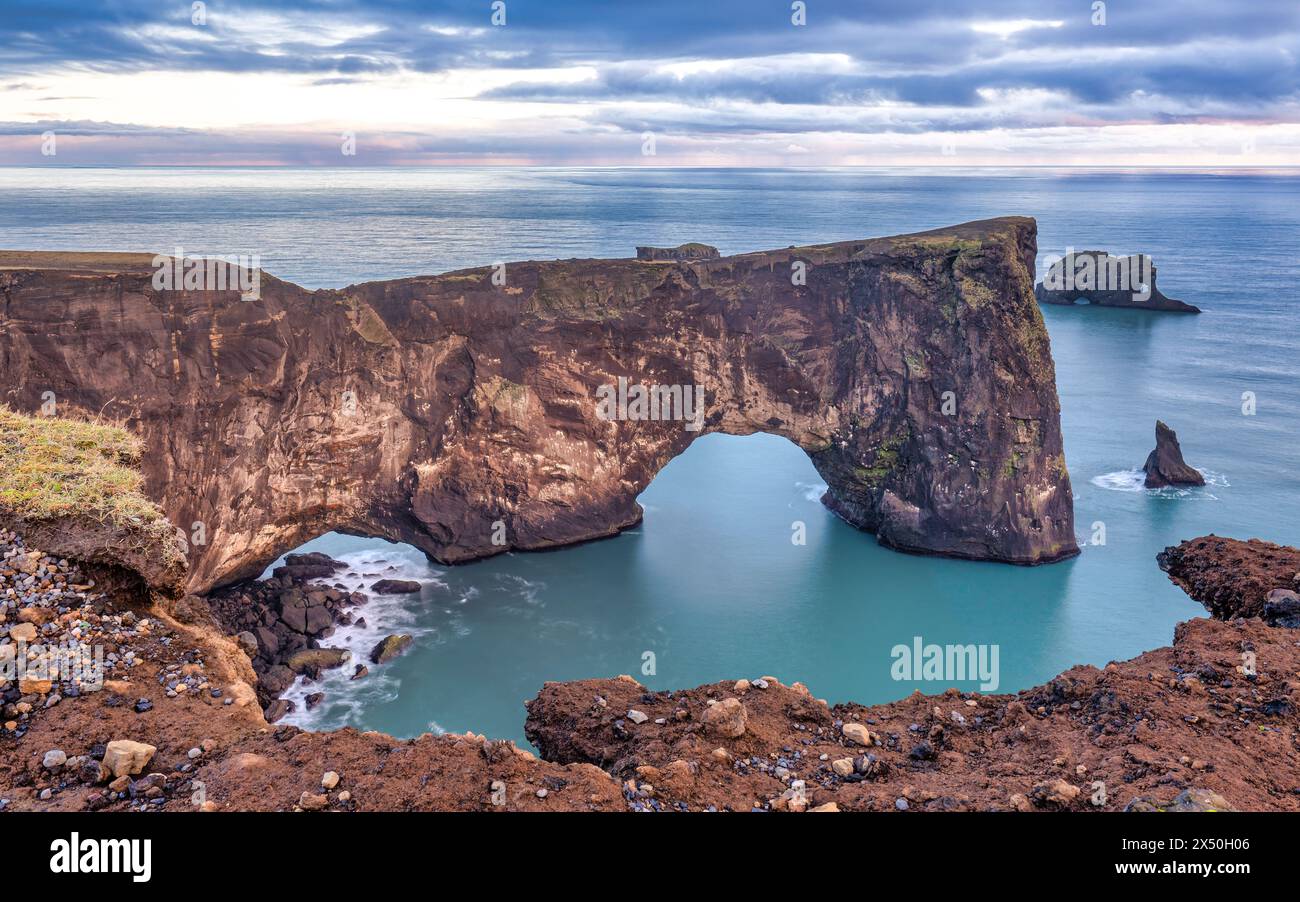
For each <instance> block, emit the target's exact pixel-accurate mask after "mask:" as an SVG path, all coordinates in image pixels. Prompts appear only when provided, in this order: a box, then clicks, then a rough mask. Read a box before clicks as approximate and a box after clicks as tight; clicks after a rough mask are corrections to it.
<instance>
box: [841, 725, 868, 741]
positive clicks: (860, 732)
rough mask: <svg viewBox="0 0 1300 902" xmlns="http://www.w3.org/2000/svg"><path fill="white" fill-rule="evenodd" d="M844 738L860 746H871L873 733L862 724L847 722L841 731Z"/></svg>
mask: <svg viewBox="0 0 1300 902" xmlns="http://www.w3.org/2000/svg"><path fill="white" fill-rule="evenodd" d="M841 732H842V733H843V734H844V738H845V739H847V740H849V741H850V742H854V743H857V744H858V745H864V746H869V745H871V731H870V730H868V729H867V728H866V727H864V726H863V725H862V724H860V723H852V722H846V723H845V724H844V726H843V728H842V729H841Z"/></svg>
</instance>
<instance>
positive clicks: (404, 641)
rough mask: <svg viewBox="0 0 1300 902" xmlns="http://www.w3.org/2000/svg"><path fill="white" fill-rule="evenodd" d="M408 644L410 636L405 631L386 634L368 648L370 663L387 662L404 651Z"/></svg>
mask: <svg viewBox="0 0 1300 902" xmlns="http://www.w3.org/2000/svg"><path fill="white" fill-rule="evenodd" d="M410 644H411V637H410V636H408V635H406V634H405V633H400V634H396V635H392V636H386V637H385V638H383V639H381V640H380V641H379V643H378V644H377V645H376V646H375V647H374V648H373V649H371V650H370V663H371V664H387V663H388V662H389V661H391V660H392V659H393V658H395V657H397V656H398V655H400V654H401V653H402V652H404V651H406V649H407V648H408V647H409V646H410Z"/></svg>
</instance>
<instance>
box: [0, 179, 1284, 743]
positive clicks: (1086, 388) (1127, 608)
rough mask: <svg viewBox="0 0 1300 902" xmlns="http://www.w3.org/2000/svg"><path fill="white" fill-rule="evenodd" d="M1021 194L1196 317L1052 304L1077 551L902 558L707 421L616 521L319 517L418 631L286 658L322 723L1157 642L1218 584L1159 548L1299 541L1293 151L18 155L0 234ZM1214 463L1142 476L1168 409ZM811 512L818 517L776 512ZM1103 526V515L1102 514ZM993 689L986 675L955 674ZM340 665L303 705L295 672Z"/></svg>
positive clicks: (352, 636) (592, 233)
mask: <svg viewBox="0 0 1300 902" xmlns="http://www.w3.org/2000/svg"><path fill="white" fill-rule="evenodd" d="M1010 214H1020V215H1029V216H1034V217H1036V218H1037V220H1038V226H1039V250H1040V274H1041V272H1042V270H1043V269H1045V268H1046V265H1047V264H1048V263H1050V262H1051V261H1052V260H1053V259H1055V258H1057V257H1059V256H1061V255H1063V254H1064V253H1065V252H1066V251H1067V249H1069V248H1074V249H1078V250H1084V249H1104V250H1109V251H1111V252H1112V253H1136V252H1143V253H1147V254H1150V255H1152V256H1153V257H1154V260H1155V263H1156V265H1157V267H1158V268H1159V286H1160V289H1161V290H1162V291H1163V292H1164V293H1165V294H1167V295H1169V296H1171V297H1175V298H1179V299H1182V300H1185V301H1188V302H1189V303H1193V304H1196V305H1198V306H1200V307H1202V308H1203V310H1204V313H1202V314H1201V315H1199V316H1190V315H1179V314H1168V313H1165V314H1162V313H1146V312H1139V311H1129V310H1107V309H1100V308H1088V307H1049V308H1047V309H1045V310H1044V311H1043V313H1044V317H1045V319H1046V321H1047V327H1048V331H1049V333H1050V336H1051V341H1052V353H1053V356H1054V358H1055V360H1056V369H1057V381H1058V387H1059V391H1060V395H1061V409H1062V421H1063V428H1064V434H1065V450H1066V462H1067V464H1068V466H1069V470H1070V475H1071V478H1072V481H1073V485H1074V493H1075V518H1076V527H1077V531H1078V534H1079V541H1080V544H1081V545H1082V546H1083V553H1082V554H1081V555H1080V556H1079V557H1077V558H1075V559H1072V560H1069V561H1066V562H1063V563H1058V564H1053V565H1049V566H1045V567H1037V568H1021V567H1013V566H1008V565H1001V564H988V563H975V562H962V561H950V560H943V559H937V558H926V557H915V556H910V555H905V554H899V553H896V552H892V551H888V550H886V549H884V548H881V547H879V546H878V545H877V544H876V542H875V539H874V537H872V536H870V535H868V534H866V533H862V532H859V531H857V530H855V529H853V528H852V527H850V526H847V525H846V524H844V523H842V522H841V521H839V520H838V519H836V518H835V517H833V516H832V515H830V514H829V513H827V512H826V511H825V510H824V509H823V508H822V507H821V505H820V504H819V503H818V501H817V498H818V495H819V493H820V490H821V488H822V485H821V483H820V481H819V478H818V476H817V474H816V472H815V471H814V470H813V468H812V465H811V464H810V463H809V462H808V460H807V458H806V457H805V456H804V454H803V453H802V452H801V451H800V450H799V449H798V448H797V447H795V446H794V445H792V444H790V443H789V442H787V441H786V440H785V439H782V438H779V437H775V436H765V435H755V436H748V437H743V438H742V437H734V436H723V435H711V436H706V437H703V438H701V439H698V440H697V441H696V442H695V443H694V444H693V445H692V446H691V447H690V449H689V450H688V451H687V452H686V453H684V454H683V455H681V456H680V457H678V458H677V459H675V460H673V461H672V462H671V463H670V464H669V465H668V466H667V467H666V468H665V469H664V470H663V472H662V473H661V474H660V475H659V476H658V478H656V479H655V481H654V482H653V483H652V484H651V485H650V487H649V488H648V489H647V490H646V491H645V493H644V494H643V495H642V497H641V503H642V505H643V506H644V507H645V511H646V515H645V520H644V522H643V523H642V524H641V525H640V526H639V527H637V528H635V529H633V530H631V531H629V532H627V533H624V534H623V535H620V536H618V537H617V538H613V539H608V540H604V541H600V542H595V543H591V544H587V545H582V546H577V547H573V548H567V549H562V550H558V551H551V552H542V553H532V554H528V553H521V554H510V555H504V556H501V557H497V558H493V559H491V560H487V561H480V562H476V563H472V564H466V565H458V566H455V567H449V566H437V565H431V564H430V563H429V562H428V561H427V560H426V559H425V558H424V557H423V555H421V554H420V553H419V552H417V551H415V550H414V549H412V548H409V547H405V546H400V545H392V544H389V543H386V542H383V541H380V540H365V539H357V538H352V537H346V536H339V535H327V536H323V537H321V538H319V539H316V540H314V541H313V542H311V543H309V545H308V546H306V547H307V548H309V549H315V550H322V551H325V552H327V553H329V554H331V555H334V556H336V557H341V558H343V559H344V560H347V561H348V562H350V563H352V564H353V565H354V568H355V570H356V573H357V576H356V577H355V578H354V580H353V583H354V584H355V585H358V586H360V585H362V584H368V583H369V582H371V581H373V578H374V577H367V576H365V575H364V574H379V573H382V574H383V575H385V576H400V577H404V578H412V579H418V580H420V581H421V582H423V583H424V584H425V585H424V589H423V590H422V592H421V593H420V595H419V596H418V597H414V596H409V597H398V598H375V599H373V600H372V601H371V602H370V603H369V604H368V605H367V606H366V608H365V609H363V612H362V613H363V614H364V616H365V617H366V620H367V626H366V627H364V628H355V627H353V628H347V629H344V630H342V631H340V633H339V634H338V635H337V636H336V637H335V638H334V639H333V640H331V641H332V642H333V643H335V644H337V643H343V644H346V645H347V646H348V647H351V648H354V650H356V651H357V652H358V653H362V652H364V651H366V650H368V648H369V647H370V645H373V643H374V642H375V641H377V640H378V639H379V638H380V637H382V636H383V635H385V634H387V633H390V632H408V633H410V634H412V635H413V636H414V637H415V642H414V644H413V647H412V648H411V650H410V651H409V652H408V653H407V654H406V655H404V656H403V657H401V658H399V659H397V660H396V661H394V662H392V663H391V664H388V665H385V666H383V667H373V668H372V673H371V675H370V676H368V677H367V678H365V679H363V680H359V681H355V682H350V681H348V680H347V678H346V675H345V674H342V673H334V674H331V675H329V676H327V677H326V678H325V679H324V680H323V681H322V683H320V684H316V685H313V686H310V687H307V686H299V687H295V689H294V690H293V691H292V694H291V696H290V697H292V698H295V699H297V700H298V701H299V703H300V704H299V711H298V712H296V713H295V714H293V715H291V716H290V717H289V719H288V720H289V722H292V723H297V724H299V725H301V726H305V727H309V728H333V727H338V726H343V725H352V726H356V727H360V728H364V729H377V730H383V731H385V732H389V733H392V734H395V735H398V736H411V735H416V734H419V733H422V732H425V731H439V730H450V731H457V732H460V731H465V730H473V731H475V732H479V733H485V734H487V735H489V736H498V737H506V738H512V739H516V740H518V741H520V742H522V741H523V740H524V737H523V720H524V710H523V707H522V703H523V702H524V701H525V700H526V699H528V698H530V697H532V696H533V695H534V694H535V693H536V692H537V690H538V689H539V688H540V686H541V685H542V683H543V682H545V681H547V680H570V679H580V678H587V677H609V676H614V675H616V674H620V673H628V674H631V675H633V676H635V677H636V678H637V679H639V680H641V681H642V682H643V683H645V684H646V685H647V686H649V687H651V688H656V689H659V688H664V689H667V688H680V687H689V686H694V685H697V684H699V683H703V682H708V681H713V680H720V679H736V678H740V677H747V678H751V679H752V678H755V677H758V676H761V675H765V674H771V675H774V676H777V677H778V678H780V679H781V680H783V681H786V682H793V681H795V680H800V681H802V682H804V683H805V684H807V685H808V687H809V688H810V689H811V690H812V692H813V693H814V694H815V695H817V696H818V697H821V698H826V699H828V700H830V701H831V702H837V701H845V700H850V699H851V700H855V701H860V702H867V703H872V702H884V701H889V700H892V699H896V698H900V697H902V696H904V695H906V694H908V693H910V692H912V691H913V690H915V689H918V688H919V689H922V690H923V691H925V692H939V691H942V689H943V688H944V687H945V686H946V685H947V683H946V682H933V681H932V682H924V683H922V682H914V681H912V680H908V679H894V673H892V672H891V671H892V670H893V668H892V665H893V664H894V660H895V659H894V657H893V655H892V654H891V652H892V651H893V649H894V648H895V646H898V645H907V646H910V645H911V644H912V643H913V641H914V639H915V637H918V636H919V637H922V640H923V641H924V642H925V643H926V644H930V643H936V644H941V645H942V644H949V643H953V644H963V645H965V644H974V645H987V646H997V647H998V650H999V655H998V660H999V668H998V670H999V672H998V674H997V677H998V680H997V682H998V686H997V690H998V691H1015V690H1018V689H1023V688H1026V687H1029V686H1032V685H1034V684H1037V683H1040V682H1043V681H1045V680H1047V679H1050V678H1051V677H1052V676H1054V675H1055V674H1057V673H1059V672H1060V671H1062V670H1065V669H1067V668H1069V667H1071V666H1073V665H1075V664H1092V665H1096V666H1104V665H1105V664H1106V663H1107V662H1108V661H1111V660H1121V659H1125V658H1129V657H1132V656H1133V655H1136V654H1139V653H1140V652H1142V651H1145V650H1148V649H1151V648H1154V647H1157V646H1160V645H1164V644H1167V643H1169V641H1170V640H1171V638H1172V633H1173V627H1174V624H1176V623H1177V622H1179V621H1180V620H1185V619H1187V618H1190V617H1196V616H1201V615H1203V613H1204V612H1203V610H1202V608H1201V607H1200V606H1199V605H1198V604H1196V603H1194V602H1192V601H1191V600H1190V599H1189V598H1187V596H1186V595H1184V594H1183V593H1182V592H1181V591H1180V590H1178V589H1177V588H1175V587H1174V586H1173V585H1172V584H1170V583H1169V581H1168V580H1167V578H1166V577H1165V575H1164V574H1163V573H1162V572H1161V571H1160V570H1159V569H1158V568H1157V567H1156V563H1155V555H1156V553H1157V552H1158V551H1159V550H1160V549H1162V548H1164V547H1165V546H1166V545H1170V544H1174V543H1176V542H1178V541H1180V540H1182V539H1186V538H1191V537H1194V536H1198V535H1202V534H1205V533H1208V532H1214V533H1218V534H1220V535H1227V536H1234V537H1238V538H1249V537H1259V538H1264V539H1268V540H1271V541H1276V542H1282V543H1288V544H1300V469H1298V467H1297V463H1300V451H1298V450H1297V441H1296V438H1297V435H1298V434H1300V430H1298V429H1297V427H1298V426H1300V378H1297V376H1298V375H1300V353H1298V352H1300V330H1297V325H1298V324H1300V312H1298V310H1297V306H1296V304H1297V301H1298V300H1300V289H1298V288H1297V285H1298V284H1300V264H1298V262H1297V261H1298V260H1300V178H1297V177H1295V176H1294V175H1287V174H1277V173H1271V174H1270V173H1211V172H1205V173H1198V172H1147V171H1096V170H1091V171H1088V170H1015V171H1011V170H972V171H944V172H942V173H941V174H936V173H935V172H933V171H926V170H864V169H822V170H812V169H805V170H801V169H794V170H788V169H787V170H701V169H689V170H672V169H643V168H632V169H420V170H383V169H310V170H274V169H130V170H127V169H121V170H119V169H63V168H45V169H41V168H14V169H0V247H3V248H13V249H33V250H77V249H81V250H109V251H152V252H168V253H171V252H173V251H174V249H175V248H176V247H182V248H183V249H184V251H185V252H186V253H193V254H200V253H207V254H236V253H252V254H258V255H259V256H260V257H261V263H262V266H263V267H264V268H265V269H266V270H267V271H268V272H271V273H273V274H274V275H277V276H280V277H282V278H285V279H289V280H292V281H295V282H298V283H300V284H302V285H305V286H308V287H313V288H314V287H322V286H336V287H337V286H343V285H347V284H350V283H355V282H360V281H364V280H369V279H379V278H394V277H399V276H409V275H417V274H422V273H436V272H441V271H445V270H449V269H458V268H463V267H467V266H475V265H486V264H489V263H491V262H493V261H496V260H518V259H527V258H565V257H590V256H611V257H619V256H623V257H626V256H631V255H632V254H633V253H634V250H633V249H634V247H635V246H636V245H638V244H655V245H664V244H679V243H682V242H686V241H702V242H706V243H709V244H713V245H716V246H717V247H718V248H719V249H720V250H721V251H722V253H724V254H728V253H736V252H742V251H751V250H763V249H768V248H775V247H785V246H788V245H791V244H804V243H812V242H827V241H836V240H846V239H852V238H862V237H870V236H876V235H890V234H896V233H900V232H911V231H919V230H923V229H930V228H936V227H939V226H943V225H948V224H951V223H956V222H963V221H966V220H972V219H981V218H985V217H991V216H1001V215H1010ZM1157 418H1159V419H1163V420H1164V421H1166V422H1167V423H1169V424H1170V425H1171V426H1172V427H1173V428H1174V429H1176V430H1177V431H1178V434H1179V438H1180V439H1181V441H1182V445H1183V450H1184V453H1185V455H1186V457H1187V460H1188V462H1189V463H1190V464H1192V465H1193V466H1195V467H1197V468H1198V469H1200V470H1202V471H1203V472H1204V473H1205V474H1206V476H1207V481H1208V485H1206V486H1205V487H1204V488H1199V489H1165V490H1160V491H1147V490H1145V489H1143V488H1142V487H1141V483H1140V478H1139V476H1138V473H1137V468H1139V467H1140V466H1141V464H1142V462H1143V460H1144V459H1145V457H1146V455H1147V453H1148V452H1149V451H1150V450H1151V448H1152V447H1153V445H1154V425H1155V421H1156V419H1157ZM795 520H802V521H803V522H805V523H806V528H807V541H806V544H805V545H801V546H800V545H794V544H792V543H791V541H790V537H791V523H792V521H795ZM1102 532H1104V539H1105V541H1104V544H1101V543H1096V544H1094V540H1095V539H1097V538H1099V537H1100V535H1101V533H1102ZM955 684H956V685H959V686H960V687H961V688H963V689H974V688H977V682H976V681H975V680H965V681H961V682H955ZM308 691H324V692H325V693H326V697H325V701H324V702H323V703H322V704H321V705H320V706H319V707H318V708H316V709H315V710H313V711H312V712H310V713H308V712H306V711H305V710H302V708H303V706H302V705H301V699H302V696H304V695H305V694H306V693H307V692H308Z"/></svg>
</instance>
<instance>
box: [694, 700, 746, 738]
mask: <svg viewBox="0 0 1300 902" xmlns="http://www.w3.org/2000/svg"><path fill="white" fill-rule="evenodd" d="M703 720H704V726H705V728H706V729H708V730H709V732H710V733H712V734H713V735H715V736H721V737H724V738H726V739H737V738H739V737H741V736H743V735H744V734H745V725H746V724H747V723H748V722H749V712H748V711H747V710H746V709H745V706H744V704H743V703H742V702H741V701H740V699H738V698H726V699H723V700H722V701H720V702H718V703H717V704H716V705H710V706H709V707H707V708H705V710H704V717H703Z"/></svg>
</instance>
